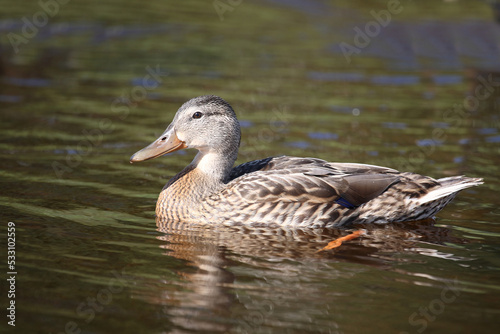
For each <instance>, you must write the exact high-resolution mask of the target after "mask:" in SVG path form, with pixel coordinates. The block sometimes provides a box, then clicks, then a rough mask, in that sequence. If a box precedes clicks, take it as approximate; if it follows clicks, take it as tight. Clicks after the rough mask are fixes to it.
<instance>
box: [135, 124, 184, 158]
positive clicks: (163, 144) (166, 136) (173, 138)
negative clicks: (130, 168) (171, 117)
mask: <svg viewBox="0 0 500 334" xmlns="http://www.w3.org/2000/svg"><path fill="white" fill-rule="evenodd" d="M186 147H187V145H186V143H184V142H183V141H181V140H180V139H179V138H177V135H176V134H175V129H174V127H173V126H172V125H170V126H169V127H168V128H167V130H165V132H164V133H163V134H162V135H161V136H160V137H158V139H156V140H155V141H154V142H152V143H151V144H149V146H147V147H145V148H143V149H142V150H140V151H139V152H137V153H135V154H134V155H133V156H132V157H131V158H130V163H133V162H138V161H144V160H149V159H154V158H156V157H159V156H161V155H164V154H167V153H171V152H175V151H177V150H181V149H183V148H186Z"/></svg>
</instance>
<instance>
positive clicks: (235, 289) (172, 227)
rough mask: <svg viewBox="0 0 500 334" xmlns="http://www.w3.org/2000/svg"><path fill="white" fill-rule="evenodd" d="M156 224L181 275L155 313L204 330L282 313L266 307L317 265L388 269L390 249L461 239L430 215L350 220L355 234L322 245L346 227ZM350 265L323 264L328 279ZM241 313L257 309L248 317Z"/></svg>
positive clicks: (286, 299)
mask: <svg viewBox="0 0 500 334" xmlns="http://www.w3.org/2000/svg"><path fill="white" fill-rule="evenodd" d="M157 227H158V231H160V232H162V233H164V235H163V236H159V237H158V238H159V239H160V240H162V241H164V244H163V245H162V246H161V247H162V248H164V249H165V250H166V252H165V255H166V256H168V257H174V258H176V259H180V260H183V261H186V264H188V266H181V267H180V268H181V269H179V271H178V272H177V275H178V276H179V277H180V278H182V280H183V282H184V283H182V289H179V290H178V291H176V292H175V293H172V290H171V289H170V288H169V289H165V291H164V292H160V294H161V295H162V296H163V298H164V300H163V301H162V299H161V298H159V299H156V302H158V303H161V304H164V303H165V301H167V303H166V305H165V306H164V307H163V308H162V310H163V312H162V313H163V314H164V316H166V317H167V318H168V319H169V321H171V322H172V323H173V324H175V326H176V327H179V328H183V329H185V330H207V331H211V332H227V331H230V332H235V331H236V332H238V331H244V332H255V326H272V324H273V323H275V322H276V321H278V322H279V321H286V319H282V317H283V315H280V314H278V313H277V312H276V311H273V310H274V309H275V308H276V307H278V306H280V305H293V304H294V303H296V302H297V301H296V300H294V299H293V298H294V292H293V291H289V290H287V289H288V288H287V287H292V286H297V285H298V284H301V282H302V281H303V280H304V279H305V277H307V275H308V273H311V272H320V271H322V270H324V266H325V265H329V266H331V265H332V264H335V263H341V262H344V263H354V264H363V265H368V266H375V267H378V268H381V269H386V270H392V268H393V264H394V261H401V256H397V257H396V256H392V254H395V255H400V254H401V253H412V252H421V251H424V250H425V249H427V250H428V251H432V249H431V248H432V244H434V245H443V244H450V243H451V244H459V243H462V240H460V239H459V238H456V237H453V236H452V234H451V231H450V230H449V229H447V228H444V227H437V226H435V224H434V220H431V219H429V220H425V221H417V222H406V223H404V224H403V223H401V224H398V223H396V224H390V225H383V226H375V225H369V224H368V225H365V226H358V227H361V228H363V230H364V232H365V233H364V234H363V235H362V236H360V237H359V238H357V239H354V240H351V241H347V242H345V243H343V244H342V246H341V247H338V248H335V249H332V250H326V251H322V252H318V250H320V249H322V248H323V247H324V246H325V245H327V244H328V243H329V242H330V241H331V240H332V239H337V238H339V237H342V236H345V235H347V234H349V231H347V230H345V229H332V228H329V229H326V228H325V229H286V228H268V227H267V228H252V227H250V226H244V225H241V226H210V225H208V226H207V225H204V224H202V225H196V224H180V223H178V222H168V221H165V220H161V219H157ZM423 245H425V246H423ZM429 247H431V248H429ZM325 260H328V261H326V262H325ZM356 267H357V269H356V270H353V271H349V270H344V269H342V270H341V268H339V269H338V270H336V269H335V268H334V266H333V267H329V268H328V279H329V280H332V281H333V280H335V279H336V278H346V277H347V276H349V277H347V278H354V277H355V275H357V274H360V273H362V271H363V270H362V268H363V266H356ZM186 268H188V269H186ZM360 268H361V269H360ZM235 273H237V274H235ZM255 275H258V277H256V276H255ZM236 277H237V279H236ZM247 279H248V281H249V282H250V283H246V280H247ZM255 279H257V281H258V282H261V284H258V283H257V284H256V282H255ZM160 289H161V288H160ZM301 289H310V290H311V291H309V292H305V291H302V292H301V293H302V294H303V293H306V294H307V293H309V294H310V295H316V294H318V293H320V292H319V291H315V289H314V287H313V286H310V285H308V286H307V287H301ZM339 298H340V297H339ZM332 302H333V301H332ZM341 302H342V301H340V300H339V303H341ZM252 312H253V313H252ZM325 312H326V311H325ZM249 314H254V315H256V314H260V315H262V317H261V319H260V320H255V319H254V320H251V319H250V318H249ZM301 316H304V319H300V317H301ZM297 317H298V319H297V321H303V322H307V321H308V320H307V317H306V316H305V315H297ZM255 321H256V322H255ZM329 325H330V326H331V325H332V323H330V324H329Z"/></svg>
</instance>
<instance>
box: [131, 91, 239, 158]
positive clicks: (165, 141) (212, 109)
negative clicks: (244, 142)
mask: <svg viewBox="0 0 500 334" xmlns="http://www.w3.org/2000/svg"><path fill="white" fill-rule="evenodd" d="M240 138H241V132H240V125H239V123H238V120H237V119H236V114H235V113H234V111H233V108H231V106H230V105H229V103H227V102H226V101H224V100H223V99H222V98H220V97H218V96H214V95H204V96H199V97H196V98H194V99H191V100H189V101H187V102H186V103H184V104H183V105H182V106H181V107H180V108H179V110H178V111H177V113H176V114H175V116H174V119H173V121H172V123H170V125H169V126H168V127H167V129H166V130H165V132H163V133H162V135H161V136H160V137H158V139H156V140H155V141H154V142H153V143H151V144H150V145H149V146H147V147H145V148H143V149H142V150H140V151H138V152H137V153H135V154H134V155H133V156H132V157H131V158H130V162H131V163H133V162H138V161H144V160H149V159H153V158H156V157H159V156H161V155H164V154H166V153H171V152H174V151H177V150H180V149H184V148H194V149H197V150H198V151H200V153H201V154H202V155H207V154H216V155H222V156H223V157H225V159H228V160H233V162H234V161H235V160H236V156H237V154H238V147H239V144H240Z"/></svg>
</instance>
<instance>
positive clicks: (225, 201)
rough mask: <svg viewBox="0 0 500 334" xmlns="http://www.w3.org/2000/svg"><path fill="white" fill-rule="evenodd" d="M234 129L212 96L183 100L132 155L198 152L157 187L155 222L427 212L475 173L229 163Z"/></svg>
mask: <svg viewBox="0 0 500 334" xmlns="http://www.w3.org/2000/svg"><path fill="white" fill-rule="evenodd" d="M239 140H240V128H239V124H238V123H237V120H236V116H235V114H234V111H233V110H232V108H231V107H230V106H229V104H227V102H225V101H224V100H222V99H221V98H219V97H216V96H201V97H198V98H195V99H192V100H190V101H188V102H186V103H185V104H184V105H183V106H182V107H181V108H180V109H179V111H178V112H177V114H176V116H175V118H174V120H173V122H172V124H171V125H170V126H169V127H168V128H167V130H166V131H165V133H164V134H162V136H160V138H158V140H157V141H155V142H154V143H152V144H151V145H150V146H148V147H147V148H145V149H143V150H141V151H139V152H138V153H136V154H135V155H134V156H133V157H132V158H131V161H132V162H135V161H142V160H147V159H150V158H154V157H156V156H158V155H161V154H163V153H168V152H171V151H174V150H177V149H179V148H186V147H187V148H196V149H198V150H199V151H200V152H199V153H198V155H197V156H196V158H195V159H194V160H193V162H192V163H191V164H190V165H189V166H187V167H186V168H185V169H184V170H183V171H181V172H180V173H179V174H177V175H176V176H175V177H174V178H172V179H171V180H170V181H169V182H168V183H167V184H166V185H165V187H164V188H163V190H162V192H161V193H160V196H159V198H158V202H157V205H156V215H157V216H158V218H159V219H161V220H166V221H182V222H191V223H193V222H194V223H206V224H225V225H235V224H252V225H280V226H290V227H334V226H347V225H350V224H352V223H388V222H395V221H408V220H418V219H425V218H428V217H432V216H433V215H435V214H436V213H437V212H438V211H439V210H441V209H442V208H443V207H444V206H445V205H446V204H448V203H449V202H450V201H451V200H452V199H453V198H454V197H455V195H456V193H457V192H458V191H460V190H462V189H465V188H468V187H471V186H474V185H478V184H481V183H482V179H477V178H468V177H465V176H455V177H449V178H444V179H439V180H435V179H433V178H430V177H427V176H422V175H418V174H413V173H401V172H399V171H396V170H394V169H390V168H386V167H380V166H373V165H365V164H354V163H331V162H326V161H324V160H320V159H315V158H298V157H288V156H281V157H274V158H266V159H262V160H256V161H251V162H247V163H244V164H242V165H239V166H237V167H234V168H233V167H232V166H233V164H234V161H235V160H236V156H237V151H238V146H239Z"/></svg>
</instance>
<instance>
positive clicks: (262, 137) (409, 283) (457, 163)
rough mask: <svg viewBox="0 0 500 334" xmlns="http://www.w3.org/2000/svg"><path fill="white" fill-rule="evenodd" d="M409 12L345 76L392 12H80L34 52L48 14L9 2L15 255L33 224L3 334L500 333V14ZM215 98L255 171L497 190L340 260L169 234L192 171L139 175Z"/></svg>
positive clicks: (9, 211)
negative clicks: (379, 20)
mask: <svg viewBox="0 0 500 334" xmlns="http://www.w3.org/2000/svg"><path fill="white" fill-rule="evenodd" d="M401 3H402V6H403V8H404V9H403V10H402V11H401V12H400V13H398V14H393V15H392V19H391V20H392V21H391V22H390V24H388V26H387V27H386V28H387V29H386V28H384V29H382V28H381V31H380V33H379V34H375V35H374V36H373V37H371V38H370V42H369V43H368V45H366V46H363V47H359V53H354V54H352V55H350V56H349V57H347V58H346V57H345V56H344V54H343V53H342V49H341V48H340V47H339V45H340V43H341V42H345V43H348V44H350V45H354V46H356V45H355V44H354V38H355V33H354V30H353V28H354V27H356V26H358V27H361V28H364V27H365V24H366V23H367V22H369V21H370V20H373V17H371V16H370V14H369V13H370V11H371V10H375V11H376V12H378V11H380V10H385V9H387V3H386V2H383V1H381V2H376V3H373V2H368V1H353V2H352V3H349V4H347V3H344V2H340V1H331V2H320V1H263V2H259V3H257V4H256V3H250V2H236V1H235V2H232V4H231V6H232V7H231V9H232V10H229V9H228V10H227V11H221V8H219V7H218V9H217V10H218V11H219V12H218V11H217V10H216V9H215V8H214V3H211V2H206V3H204V4H202V3H200V2H195V1H183V2H182V3H181V2H169V3H165V2H164V1H149V2H147V3H143V2H137V1H135V0H129V1H122V2H120V3H115V2H108V3H104V4H103V3H101V2H98V1H86V2H77V1H74V2H68V3H67V4H60V5H59V7H57V12H54V11H55V9H53V10H49V12H50V13H52V12H54V15H53V16H52V15H47V22H46V23H45V24H43V28H42V27H41V28H38V29H36V30H37V31H36V32H35V31H34V30H33V31H31V32H29V31H28V30H26V31H28V33H27V34H24V35H23V34H22V29H23V21H22V19H23V17H26V18H27V20H29V21H30V22H33V17H34V16H35V18H38V20H39V21H37V22H38V23H43V22H44V19H43V14H37V13H39V12H41V11H42V9H41V7H40V4H39V3H37V2H32V3H23V4H15V3H11V2H8V1H0V5H1V7H2V13H1V14H0V31H1V39H0V41H1V47H0V55H1V66H0V73H1V81H0V108H1V117H2V122H1V123H0V124H1V138H2V140H1V143H0V157H1V166H2V167H1V170H0V181H1V190H2V191H1V194H0V197H1V201H0V206H1V211H0V212H1V215H0V216H1V223H2V233H1V235H2V242H5V244H7V241H8V240H7V234H8V222H13V223H14V224H15V236H16V244H15V251H16V254H15V256H16V264H15V268H14V269H15V270H16V272H17V275H15V276H16V285H15V299H13V298H10V297H8V296H7V293H2V294H1V296H2V307H4V310H5V308H7V305H8V303H9V302H10V300H15V303H16V304H15V305H16V323H15V324H16V328H13V327H11V326H9V325H8V324H7V321H9V320H8V319H7V318H6V317H5V316H4V318H3V320H2V323H1V326H2V327H1V328H2V332H15V331H17V332H22V333H64V332H66V333H115V332H122V333H184V332H228V333H381V332H387V333H400V332H407V333H469V332H473V331H474V332H483V333H488V332H490V333H493V332H496V330H497V329H498V320H497V319H498V316H499V315H500V291H499V290H500V273H499V270H500V260H499V259H500V256H499V255H500V241H499V240H500V239H499V237H500V225H499V217H500V211H499V209H498V192H499V191H500V178H499V176H498V175H499V172H500V169H499V167H498V166H499V165H500V155H499V153H500V149H499V146H498V141H499V139H498V138H499V135H498V130H499V127H500V126H499V125H500V114H499V112H498V102H497V100H498V96H499V93H498V84H497V82H499V81H500V79H499V78H498V72H499V68H500V63H499V61H498V59H499V57H498V53H499V50H498V47H497V45H498V40H497V37H496V36H498V34H497V32H498V29H499V28H498V26H497V23H496V22H495V21H493V14H492V13H493V11H492V9H491V8H490V7H489V6H488V5H487V4H486V3H481V2H474V3H467V4H465V3H461V2H452V3H448V2H443V3H441V2H433V3H432V4H431V3H429V4H416V3H407V2H401ZM54 8H55V7H54ZM50 13H49V14H50ZM438 13H439V14H438ZM40 25H42V24H40ZM25 29H28V28H25ZM478 31H479V32H478ZM9 33H15V34H17V35H18V36H21V37H23V38H25V39H17V40H14V41H17V42H14V45H15V47H13V44H11V42H12V38H14V37H13V36H14V35H9ZM9 36H10V37H9ZM495 41H496V42H495ZM358 46H360V45H358ZM16 48H17V49H16ZM212 93H213V94H217V95H220V96H222V97H223V98H225V99H226V100H228V101H229V102H230V103H231V104H232V105H233V107H234V108H235V110H236V112H237V115H238V117H239V119H240V121H241V123H242V126H243V138H242V146H241V149H240V155H239V159H238V162H244V161H248V160H252V159H258V158H263V157H267V156H272V155H281V154H287V155H297V156H315V157H319V158H323V159H327V160H331V161H350V162H361V163H370V164H377V165H383V166H389V167H393V168H398V169H400V170H409V171H415V172H419V173H422V174H426V175H431V176H434V177H445V176H450V175H460V174H466V175H468V176H473V177H483V178H484V179H485V184H484V185H482V186H480V187H477V188H474V189H470V190H467V191H463V192H462V193H461V194H460V195H459V196H458V197H457V198H456V199H455V201H454V202H452V203H451V204H450V205H448V207H447V208H446V209H445V210H444V211H442V212H441V213H439V215H438V217H437V219H436V220H435V221H426V222H418V223H417V222H415V223H404V224H403V223H401V224H391V225H387V226H381V227H367V234H366V235H365V236H363V237H361V238H359V239H355V240H352V241H348V242H346V243H345V244H343V245H342V246H341V247H340V248H338V249H337V250H334V251H322V252H318V250H320V249H321V248H323V247H324V246H325V245H326V244H328V242H329V241H331V240H332V239H334V238H337V237H339V236H342V235H346V234H347V233H348V232H347V231H340V230H295V231H294V230H267V229H263V228H261V229H245V228H222V227H213V228H211V229H206V228H205V229H199V228H196V227H189V226H163V225H161V224H160V225H159V226H157V225H156V222H155V218H154V205H155V201H156V198H157V196H158V193H159V192H160V190H161V188H162V186H163V185H164V184H165V183H166V182H167V180H168V179H169V178H170V177H171V176H173V175H175V173H177V172H178V171H180V170H181V169H182V168H183V167H184V166H185V165H186V164H188V163H189V162H190V160H191V159H192V157H193V155H194V152H189V151H184V152H179V153H177V154H172V155H169V156H167V157H162V158H159V159H156V160H153V161H149V162H144V163H140V164H134V165H130V164H129V163H128V159H129V158H130V156H131V155H132V154H133V153H134V152H136V151H137V150H138V149H140V148H142V147H144V146H145V145H147V144H149V142H151V141H152V140H153V139H155V138H156V137H157V136H158V135H159V134H160V133H161V132H162V131H163V130H164V128H165V127H166V126H167V124H168V123H169V122H170V120H171V119H172V117H173V115H174V113H175V111H176V110H177V108H178V107H179V106H180V105H181V104H182V103H183V102H185V101H186V100H188V99H190V98H192V97H194V96H198V95H202V94H212ZM467 96H470V97H467ZM464 104H465V107H466V109H464V107H461V106H463V105H464ZM457 106H458V107H457ZM464 110H465V111H464ZM2 248H3V249H4V252H3V253H2V254H4V255H3V259H2V261H0V263H2V271H3V272H4V273H5V274H4V276H3V277H4V279H3V280H2V282H3V283H2V287H1V288H2V292H4V291H5V292H8V291H9V287H10V284H7V281H6V278H7V277H10V275H7V274H6V273H7V272H8V271H9V269H8V268H7V254H6V252H5V249H6V248H7V247H6V246H4V247H2ZM80 331H81V332H80Z"/></svg>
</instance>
